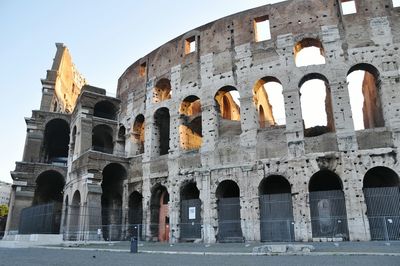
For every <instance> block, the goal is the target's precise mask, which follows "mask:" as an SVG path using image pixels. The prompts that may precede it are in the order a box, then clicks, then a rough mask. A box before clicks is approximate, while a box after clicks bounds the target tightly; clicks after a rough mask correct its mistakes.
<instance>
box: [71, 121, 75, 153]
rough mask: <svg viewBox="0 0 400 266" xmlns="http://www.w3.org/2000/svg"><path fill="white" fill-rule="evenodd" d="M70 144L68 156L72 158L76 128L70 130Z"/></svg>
mask: <svg viewBox="0 0 400 266" xmlns="http://www.w3.org/2000/svg"><path fill="white" fill-rule="evenodd" d="M71 136H72V137H71V144H70V155H71V156H73V155H74V153H75V143H76V126H74V128H73V129H72V135H71Z"/></svg>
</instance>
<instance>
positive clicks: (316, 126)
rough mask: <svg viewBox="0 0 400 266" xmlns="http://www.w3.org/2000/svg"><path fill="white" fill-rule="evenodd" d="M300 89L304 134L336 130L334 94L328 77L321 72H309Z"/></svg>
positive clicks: (317, 134)
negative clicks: (333, 106)
mask: <svg viewBox="0 0 400 266" xmlns="http://www.w3.org/2000/svg"><path fill="white" fill-rule="evenodd" d="M299 90H300V105H301V112H302V117H303V122H304V128H305V129H304V136H305V137H315V136H319V135H322V134H324V133H327V132H334V131H335V123H334V118H333V109H332V96H331V90H330V86H329V81H328V79H327V78H326V77H325V76H323V75H321V74H319V73H310V74H307V75H305V76H304V77H303V78H302V79H301V80H300V82H299ZM324 114H325V115H324Z"/></svg>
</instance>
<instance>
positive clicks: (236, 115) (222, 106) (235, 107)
mask: <svg viewBox="0 0 400 266" xmlns="http://www.w3.org/2000/svg"><path fill="white" fill-rule="evenodd" d="M239 98H240V96H239V92H238V91H237V89H236V88H235V87H232V86H225V87H223V88H221V89H219V91H218V92H217V93H216V94H215V97H214V99H215V101H216V102H217V106H218V108H219V114H220V115H221V117H222V118H223V119H227V120H236V121H240V102H239Z"/></svg>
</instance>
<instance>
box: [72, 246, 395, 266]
mask: <svg viewBox="0 0 400 266" xmlns="http://www.w3.org/2000/svg"><path fill="white" fill-rule="evenodd" d="M264 244H266V243H251V244H247V243H224V244H220V243H217V244H209V245H207V244H203V243H199V244H194V243H178V244H174V245H170V244H166V243H157V242H153V243H152V242H140V243H139V247H138V248H139V251H146V252H147V251H154V252H157V251H162V252H182V253H184V252H206V253H213V252H218V253H220V252H222V253H224V252H229V253H252V250H253V248H254V247H255V246H260V245H264ZM270 244H277V245H278V244H280V243H275V242H274V243H270ZM281 244H287V243H281ZM294 244H301V243H294ZM304 244H310V245H313V246H314V247H315V251H314V252H313V253H322V252H327V253H362V254H365V253H396V254H398V255H400V241H392V242H382V241H369V242H337V243H332V242H329V243H318V242H313V243H304ZM76 247H78V248H88V249H101V250H102V249H110V250H121V251H123V250H126V251H128V250H129V249H130V242H128V241H121V242H115V243H107V242H104V243H101V244H87V245H85V244H80V245H78V246H75V248H76ZM399 265H400V264H399Z"/></svg>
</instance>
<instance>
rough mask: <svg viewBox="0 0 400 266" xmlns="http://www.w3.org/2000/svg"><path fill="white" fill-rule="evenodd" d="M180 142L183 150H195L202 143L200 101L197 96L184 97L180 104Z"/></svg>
mask: <svg viewBox="0 0 400 266" xmlns="http://www.w3.org/2000/svg"><path fill="white" fill-rule="evenodd" d="M179 113H180V114H181V117H180V120H181V124H180V125H179V136H180V144H181V147H182V148H183V149H184V150H197V149H199V148H200V147H201V144H202V137H203V135H202V118H201V103H200V99H199V98H198V97H197V96H193V95H191V96H188V97H186V98H185V99H184V100H183V101H182V103H181V106H180V110H179Z"/></svg>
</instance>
